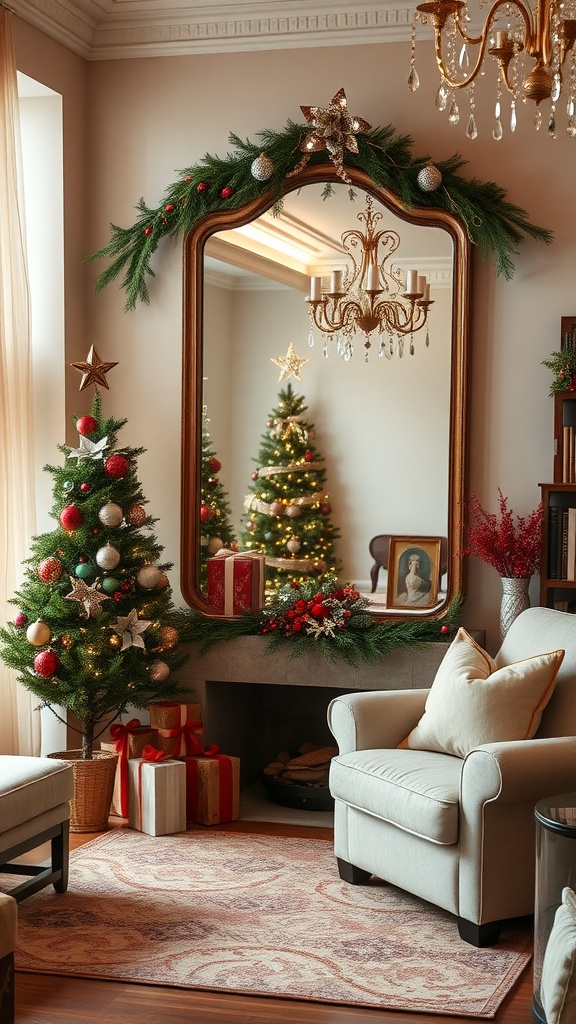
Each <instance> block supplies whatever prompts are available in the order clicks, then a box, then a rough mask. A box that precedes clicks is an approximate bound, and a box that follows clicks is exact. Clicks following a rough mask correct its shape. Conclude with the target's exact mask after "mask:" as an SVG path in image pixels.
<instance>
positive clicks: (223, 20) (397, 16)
mask: <svg viewBox="0 0 576 1024" xmlns="http://www.w3.org/2000/svg"><path fill="white" fill-rule="evenodd" d="M10 5H11V7H12V8H13V10H14V11H15V13H16V14H17V15H18V17H20V18H22V19H23V20H24V21H26V22H29V23H30V24H31V25H34V26H35V27H36V28H38V29H40V30H41V31H43V32H45V33H46V34H47V35H49V36H51V37H52V38H54V39H56V40H57V41H58V42H60V43H63V44H64V46H67V47H68V48H69V49H71V50H73V51H74V52H75V53H77V54H79V55H80V56H81V57H84V58H85V59H86V60H114V59H116V60H119V59H125V58H130V57H166V56H182V55H186V54H195V53H225V52H229V51H234V52H242V51H251V50H252V51H253V50H280V49H294V48H296V47H313V46H343V45H355V44H356V45H357V44H363V43H381V42H390V41H393V40H402V41H406V40H408V39H409V38H410V30H411V20H412V7H411V6H407V5H404V4H400V5H399V4H398V3H394V2H392V0H384V2H383V3H380V4H378V7H376V6H375V5H374V4H367V3H366V2H365V0H309V2H308V3H306V4H305V5H303V4H302V2H301V0H286V2H285V3H283V4H282V15H281V16H278V14H277V4H276V3H275V2H274V0H251V2H249V3H243V2H238V3H231V2H228V3H227V2H226V0H223V2H221V3H219V4H218V6H217V7H216V8H211V7H210V5H208V6H207V5H206V3H200V2H199V0H129V2H127V0H11V4H10ZM304 9H305V13H303V11H304ZM207 11H208V14H209V16H208V17H207V16H206V14H207ZM228 11H230V13H232V12H233V14H232V16H230V14H228V13H227V12H228Z"/></svg>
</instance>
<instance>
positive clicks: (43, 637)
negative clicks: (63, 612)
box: [26, 619, 52, 647]
mask: <svg viewBox="0 0 576 1024" xmlns="http://www.w3.org/2000/svg"><path fill="white" fill-rule="evenodd" d="M51 636H52V631H51V629H50V626H47V625H46V623H45V622H42V620H41V619H36V622H31V623H30V625H29V626H28V629H27V630H26V639H27V641H28V643H29V644H32V646H33V647H43V646H44V644H47V643H49V641H50V637H51Z"/></svg>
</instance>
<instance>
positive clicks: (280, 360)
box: [270, 342, 310, 382]
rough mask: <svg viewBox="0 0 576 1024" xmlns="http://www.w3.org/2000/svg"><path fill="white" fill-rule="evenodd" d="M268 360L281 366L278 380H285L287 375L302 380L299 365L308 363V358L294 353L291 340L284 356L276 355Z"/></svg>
mask: <svg viewBox="0 0 576 1024" xmlns="http://www.w3.org/2000/svg"><path fill="white" fill-rule="evenodd" d="M270 362H272V363H276V366H279V367H280V368H281V373H280V376H279V378H278V382H280V381H282V380H286V378H287V377H294V378H295V379H296V380H302V378H301V376H300V367H301V366H304V363H309V362H310V360H309V359H299V358H298V356H297V355H296V349H295V348H294V345H293V344H292V342H290V344H289V345H288V351H287V352H286V355H285V356H277V358H276V359H271V360H270Z"/></svg>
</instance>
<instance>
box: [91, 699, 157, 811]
mask: <svg viewBox="0 0 576 1024" xmlns="http://www.w3.org/2000/svg"><path fill="white" fill-rule="evenodd" d="M149 743H151V744H155V743H156V730H155V729H151V728H150V726H147V725H140V722H139V720H138V719H137V718H136V719H132V721H130V722H127V723H126V725H124V724H117V723H115V724H113V725H112V726H111V727H110V737H109V738H107V739H105V740H102V741H101V742H100V749H101V750H110V751H112V752H115V753H117V754H118V764H117V766H116V776H115V779H114V792H113V793H112V803H111V805H110V813H111V814H118V815H119V816H120V817H121V818H127V817H128V761H129V759H130V758H134V757H142V751H143V750H144V747H145V746H146V745H147V744H149Z"/></svg>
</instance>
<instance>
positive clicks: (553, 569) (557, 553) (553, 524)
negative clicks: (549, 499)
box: [548, 505, 562, 580]
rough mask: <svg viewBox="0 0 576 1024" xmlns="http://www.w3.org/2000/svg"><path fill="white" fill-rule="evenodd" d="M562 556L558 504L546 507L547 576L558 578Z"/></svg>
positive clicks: (553, 578) (559, 577)
mask: <svg viewBox="0 0 576 1024" xmlns="http://www.w3.org/2000/svg"><path fill="white" fill-rule="evenodd" d="M561 558H562V522H561V518H560V508H559V506H558V505H550V507H549V509H548V578H549V579H551V580H559V579H561V576H560V569H561Z"/></svg>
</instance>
